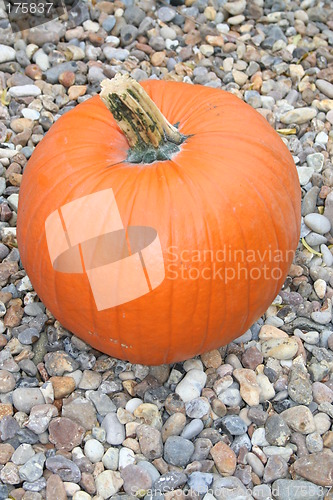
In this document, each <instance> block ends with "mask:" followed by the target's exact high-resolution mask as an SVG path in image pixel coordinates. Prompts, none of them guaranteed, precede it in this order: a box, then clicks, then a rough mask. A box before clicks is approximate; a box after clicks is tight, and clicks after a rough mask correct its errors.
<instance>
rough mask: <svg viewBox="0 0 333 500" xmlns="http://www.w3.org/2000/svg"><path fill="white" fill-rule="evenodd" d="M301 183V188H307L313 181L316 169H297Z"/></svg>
mask: <svg viewBox="0 0 333 500" xmlns="http://www.w3.org/2000/svg"><path fill="white" fill-rule="evenodd" d="M296 168H297V173H298V178H299V183H300V185H301V186H305V185H306V184H307V183H308V182H309V181H310V179H311V177H312V175H313V173H314V169H313V168H311V167H296Z"/></svg>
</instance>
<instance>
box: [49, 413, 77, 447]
mask: <svg viewBox="0 0 333 500" xmlns="http://www.w3.org/2000/svg"><path fill="white" fill-rule="evenodd" d="M49 433H50V436H49V439H50V442H51V443H53V444H54V445H55V447H56V448H57V450H64V451H71V450H72V449H73V448H75V446H79V445H80V444H81V442H82V439H83V436H84V433H85V429H84V428H83V427H82V426H81V425H79V424H77V423H76V422H74V421H73V420H71V419H69V418H66V417H57V418H54V419H53V420H52V421H51V423H50V425H49Z"/></svg>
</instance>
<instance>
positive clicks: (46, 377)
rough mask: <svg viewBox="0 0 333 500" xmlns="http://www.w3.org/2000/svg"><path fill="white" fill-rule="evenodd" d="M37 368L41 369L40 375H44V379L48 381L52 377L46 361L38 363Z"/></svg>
mask: <svg viewBox="0 0 333 500" xmlns="http://www.w3.org/2000/svg"><path fill="white" fill-rule="evenodd" d="M37 370H38V371H39V373H40V376H41V377H42V379H43V380H44V382H46V380H49V378H50V377H49V374H48V373H47V371H46V368H45V365H44V363H38V365H37Z"/></svg>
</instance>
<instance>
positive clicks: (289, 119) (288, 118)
mask: <svg viewBox="0 0 333 500" xmlns="http://www.w3.org/2000/svg"><path fill="white" fill-rule="evenodd" d="M316 115H317V110H316V109H315V108H296V109H293V110H291V111H287V112H286V113H284V114H283V115H282V116H281V119H280V121H281V123H284V124H286V125H291V124H292V123H296V124H297V125H302V124H303V123H306V122H308V121H310V120H312V118H314V117H315V116H316Z"/></svg>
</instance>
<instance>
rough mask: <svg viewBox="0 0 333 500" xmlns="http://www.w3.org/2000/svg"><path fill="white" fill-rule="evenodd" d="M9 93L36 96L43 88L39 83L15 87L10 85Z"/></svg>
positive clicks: (15, 95) (13, 95) (19, 95)
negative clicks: (38, 85)
mask: <svg viewBox="0 0 333 500" xmlns="http://www.w3.org/2000/svg"><path fill="white" fill-rule="evenodd" d="M8 93H9V95H10V96H12V97H27V96H33V97H36V96H39V95H40V94H41V90H40V88H39V87H37V85H17V86H15V87H10V89H9V90H8Z"/></svg>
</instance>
